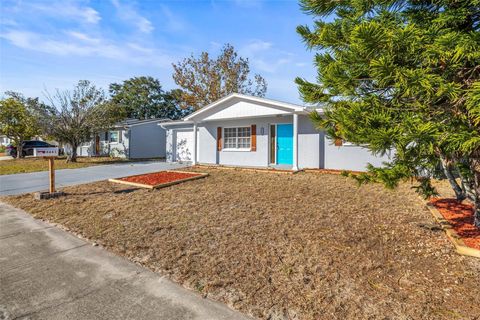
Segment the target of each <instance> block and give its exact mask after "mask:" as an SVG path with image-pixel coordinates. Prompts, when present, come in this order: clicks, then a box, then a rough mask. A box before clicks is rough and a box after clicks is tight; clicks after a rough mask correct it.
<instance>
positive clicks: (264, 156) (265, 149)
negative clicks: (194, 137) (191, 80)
mask: <svg viewBox="0 0 480 320" xmlns="http://www.w3.org/2000/svg"><path fill="white" fill-rule="evenodd" d="M292 118H293V117H292V116H291V115H289V116H283V117H259V118H254V119H239V120H222V121H209V122H205V123H203V124H199V125H198V158H197V160H198V162H199V163H205V164H220V165H231V166H247V167H267V166H269V159H270V156H269V152H270V148H269V129H270V125H271V124H281V123H292V121H293V119H292ZM252 124H255V125H256V127H257V150H256V151H235V150H223V149H222V150H221V151H217V127H222V128H225V127H248V126H251V125H252ZM320 136H321V134H319V133H318V131H316V130H315V129H314V128H313V126H312V125H311V123H310V120H309V119H308V117H306V116H300V118H299V128H298V148H299V149H298V151H299V166H300V167H301V168H319V166H320V165H321V164H322V162H321V161H320V159H322V157H321V155H320V152H322V151H323V148H322V145H321V144H322V142H323V140H322V139H320Z"/></svg>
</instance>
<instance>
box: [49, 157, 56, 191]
mask: <svg viewBox="0 0 480 320" xmlns="http://www.w3.org/2000/svg"><path fill="white" fill-rule="evenodd" d="M48 171H49V174H50V193H54V192H55V157H48Z"/></svg>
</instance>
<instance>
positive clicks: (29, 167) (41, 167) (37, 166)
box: [0, 157, 127, 175]
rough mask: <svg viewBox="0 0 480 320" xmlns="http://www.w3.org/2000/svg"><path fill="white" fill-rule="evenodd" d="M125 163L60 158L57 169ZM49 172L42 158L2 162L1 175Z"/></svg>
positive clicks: (83, 158) (0, 166)
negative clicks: (69, 160)
mask: <svg viewBox="0 0 480 320" xmlns="http://www.w3.org/2000/svg"><path fill="white" fill-rule="evenodd" d="M123 161H127V160H126V159H121V158H110V157H79V158H77V162H67V161H66V157H59V158H58V159H57V160H55V168H56V169H76V168H84V167H90V166H97V165H102V164H111V163H115V162H123ZM47 170H48V161H46V160H45V159H42V158H23V159H12V160H1V161H0V175H5V174H15V173H26V172H36V171H47Z"/></svg>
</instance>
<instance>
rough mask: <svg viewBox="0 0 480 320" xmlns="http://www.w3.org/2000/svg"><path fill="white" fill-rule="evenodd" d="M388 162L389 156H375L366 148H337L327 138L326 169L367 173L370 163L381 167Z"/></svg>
mask: <svg viewBox="0 0 480 320" xmlns="http://www.w3.org/2000/svg"><path fill="white" fill-rule="evenodd" d="M388 160H389V155H385V156H383V157H382V156H374V155H372V153H371V152H370V151H369V150H368V149H366V148H364V147H360V146H356V145H349V144H344V145H342V146H340V147H337V146H335V144H334V141H332V140H330V139H328V138H327V137H325V169H334V170H352V171H365V170H366V169H367V165H368V163H370V164H372V165H374V166H380V165H382V162H384V161H388Z"/></svg>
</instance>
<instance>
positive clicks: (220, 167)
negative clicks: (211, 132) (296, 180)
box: [192, 164, 303, 174]
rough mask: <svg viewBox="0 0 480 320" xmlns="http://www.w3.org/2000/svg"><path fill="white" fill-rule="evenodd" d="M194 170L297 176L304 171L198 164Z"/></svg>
mask: <svg viewBox="0 0 480 320" xmlns="http://www.w3.org/2000/svg"><path fill="white" fill-rule="evenodd" d="M192 168H206V169H222V170H238V171H250V172H260V173H265V172H267V173H279V174H296V173H299V172H303V170H286V169H275V168H246V167H236V166H224V165H205V164H197V165H195V166H193V167H192Z"/></svg>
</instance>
